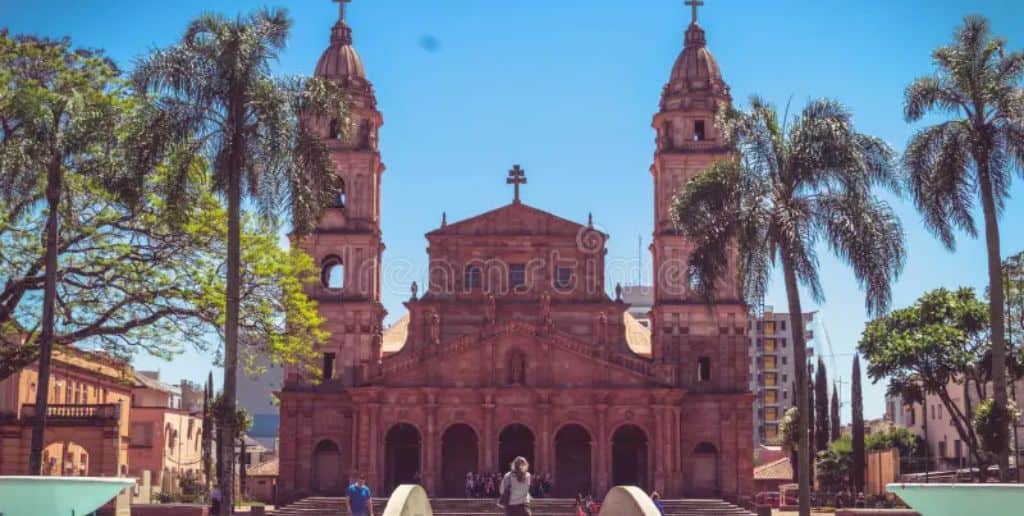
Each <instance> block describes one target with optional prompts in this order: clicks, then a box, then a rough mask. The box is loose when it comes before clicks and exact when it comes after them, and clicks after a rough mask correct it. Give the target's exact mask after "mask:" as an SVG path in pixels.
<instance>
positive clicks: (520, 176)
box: [505, 165, 526, 204]
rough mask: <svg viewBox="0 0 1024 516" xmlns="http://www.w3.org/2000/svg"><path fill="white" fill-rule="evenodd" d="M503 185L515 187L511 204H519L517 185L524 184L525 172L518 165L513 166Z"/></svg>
mask: <svg viewBox="0 0 1024 516" xmlns="http://www.w3.org/2000/svg"><path fill="white" fill-rule="evenodd" d="M505 184H509V185H513V186H515V188H516V192H515V195H516V196H515V199H513V200H512V202H513V203H515V204H519V185H525V184H526V171H525V170H523V169H522V167H520V166H519V165H514V166H513V167H512V170H509V171H508V178H507V179H505Z"/></svg>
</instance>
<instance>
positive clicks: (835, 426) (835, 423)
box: [829, 384, 842, 441]
mask: <svg viewBox="0 0 1024 516" xmlns="http://www.w3.org/2000/svg"><path fill="white" fill-rule="evenodd" d="M831 409H832V410H831V412H832V415H831V417H829V422H830V423H832V432H831V434H832V440H833V441H835V440H836V439H839V436H840V435H841V434H842V430H841V428H842V425H841V424H840V422H839V389H837V388H836V384H832V406H831Z"/></svg>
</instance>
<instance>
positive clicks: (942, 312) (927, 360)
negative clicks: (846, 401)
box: [858, 288, 989, 471]
mask: <svg viewBox="0 0 1024 516" xmlns="http://www.w3.org/2000/svg"><path fill="white" fill-rule="evenodd" d="M988 316H989V312H988V306H987V305H986V304H985V302H983V301H981V300H979V299H978V298H977V297H976V296H975V293H974V290H972V289H969V288H961V289H958V290H956V291H949V290H946V289H937V290H933V291H931V292H927V293H925V294H924V295H923V296H921V298H920V299H918V300H917V302H915V303H914V305H913V306H910V307H908V308H901V309H899V310H894V311H893V312H892V313H891V314H889V315H888V316H886V317H882V318H879V319H876V320H873V321H871V322H869V323H868V324H867V326H866V327H865V329H864V333H863V334H862V335H861V340H860V343H859V344H858V349H859V351H860V352H861V353H862V354H864V357H865V359H866V360H867V361H868V369H867V374H868V377H869V378H871V380H872V381H875V382H877V381H879V380H881V379H883V378H888V379H889V391H890V392H892V393H898V394H901V395H902V396H903V399H904V402H905V403H908V404H911V403H915V402H916V403H921V404H922V406H925V407H926V405H927V404H926V403H925V401H924V400H925V395H936V396H938V398H939V400H940V401H941V402H942V405H943V407H944V408H945V413H946V414H948V416H949V419H950V420H951V421H952V423H953V427H954V428H956V430H957V434H958V435H959V436H960V440H961V441H962V442H964V443H965V444H966V445H967V448H968V451H969V453H971V454H972V456H973V457H974V461H975V463H976V464H977V465H978V466H979V468H981V469H979V471H983V469H984V465H985V464H987V463H988V461H987V460H984V459H985V458H984V457H983V456H982V455H981V454H980V448H979V442H978V436H977V433H976V432H975V431H974V429H973V427H972V425H971V417H970V415H969V414H968V413H966V412H965V411H964V410H963V408H962V407H961V406H960V403H959V402H957V401H955V400H954V398H955V397H957V395H958V394H959V392H957V391H960V390H961V389H959V388H956V386H957V385H963V384H964V382H967V384H968V385H969V386H970V387H973V389H974V391H975V392H974V396H972V397H973V398H974V399H979V400H980V399H985V398H986V397H988V396H987V394H986V384H987V383H988V374H987V372H986V368H984V367H977V366H978V365H979V364H982V363H983V362H984V359H985V356H986V355H987V354H988V350H989V341H988V324H989V321H988ZM926 409H927V407H926ZM927 415H928V414H927V411H926V412H925V414H924V421H925V424H927V421H928V417H927Z"/></svg>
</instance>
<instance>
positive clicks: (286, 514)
mask: <svg viewBox="0 0 1024 516" xmlns="http://www.w3.org/2000/svg"><path fill="white" fill-rule="evenodd" d="M662 503H663V504H664V505H665V515H666V516H690V515H695V516H752V513H750V512H748V511H745V510H743V509H741V508H739V507H737V506H735V505H732V504H729V503H727V502H724V501H722V500H714V499H707V500H703V499H682V500H663V501H662ZM386 505H387V499H385V498H375V499H374V500H373V506H374V508H375V509H376V510H375V512H376V514H378V515H379V514H381V513H382V512H383V511H384V507H385V506H386ZM430 506H431V509H433V511H434V514H435V515H438V516H483V515H488V516H490V515H495V516H497V515H501V514H504V512H503V511H502V510H501V509H499V508H498V506H497V505H495V500H491V499H489V498H434V499H431V500H430ZM574 507H575V501H574V500H572V499H568V498H541V499H535V500H533V503H532V504H531V505H530V508H531V512H533V515H534V516H575V514H576V512H575V509H574ZM269 514H270V515H271V516H346V515H348V508H347V505H346V504H345V499H344V498H340V497H327V496H311V497H308V498H304V499H302V500H300V501H298V502H295V503H293V504H291V505H288V506H285V507H281V508H280V509H277V510H276V511H271V512H270V513H269Z"/></svg>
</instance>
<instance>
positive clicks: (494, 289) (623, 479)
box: [278, 2, 754, 500]
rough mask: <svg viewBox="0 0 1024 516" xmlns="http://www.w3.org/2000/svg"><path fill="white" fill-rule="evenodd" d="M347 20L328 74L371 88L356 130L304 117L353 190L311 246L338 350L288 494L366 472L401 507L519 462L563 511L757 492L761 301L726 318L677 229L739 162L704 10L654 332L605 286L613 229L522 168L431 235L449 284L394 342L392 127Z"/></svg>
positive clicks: (679, 62) (436, 266) (674, 113)
mask: <svg viewBox="0 0 1024 516" xmlns="http://www.w3.org/2000/svg"><path fill="white" fill-rule="evenodd" d="M694 4H697V2H694ZM344 6H345V2H341V9H340V11H341V15H340V16H339V20H338V22H337V23H336V24H335V25H334V27H333V28H332V31H331V38H330V46H329V47H328V48H327V49H326V50H325V51H324V53H323V55H322V56H321V57H320V60H319V62H318V63H317V67H316V74H317V75H318V76H321V77H325V78H328V79H330V80H333V81H338V82H339V83H340V84H342V85H344V86H345V87H346V88H347V89H348V91H349V92H350V93H351V96H352V101H353V107H352V118H353V127H354V130H353V131H350V132H349V136H348V137H346V138H341V137H340V136H339V133H340V132H341V131H340V130H339V126H338V122H336V121H332V120H319V119H306V120H304V123H309V124H314V127H316V128H318V130H319V131H320V133H321V134H322V135H323V138H324V139H325V141H326V142H327V145H329V147H330V148H331V149H332V152H333V161H334V164H335V169H336V171H337V174H339V175H340V176H341V178H342V179H343V180H344V184H345V185H346V188H345V193H344V194H339V198H338V202H337V205H336V206H334V207H332V208H330V209H327V210H326V211H325V212H324V213H323V214H322V216H321V219H320V222H319V224H318V226H317V229H316V231H315V232H314V233H313V234H312V235H310V236H308V237H306V238H304V239H303V240H301V241H299V242H297V244H298V245H299V246H300V247H301V248H303V249H304V250H305V251H306V252H308V253H309V254H310V255H311V256H312V257H313V258H314V259H315V260H316V261H317V263H318V264H320V266H321V268H322V269H321V270H322V274H321V278H320V279H321V281H320V283H319V284H317V285H316V286H314V287H311V288H310V290H309V294H310V295H311V296H312V297H314V298H315V299H316V300H317V301H318V303H319V307H320V311H321V313H322V315H323V316H324V318H325V319H326V321H327V322H326V324H325V326H326V329H327V330H328V331H330V333H331V337H330V339H329V342H328V343H327V344H326V345H324V346H323V347H322V349H320V350H319V352H320V353H322V360H323V365H322V367H323V371H322V372H323V375H322V376H323V380H322V381H321V382H315V381H312V380H310V379H308V378H306V376H305V375H303V374H301V373H299V372H298V371H290V372H289V373H288V374H287V375H286V379H285V385H284V387H283V388H282V390H281V392H280V393H278V396H279V398H280V409H281V426H280V433H279V435H280V473H279V475H280V476H279V479H278V486H279V489H280V494H281V495H282V497H283V498H285V499H287V498H294V497H298V496H302V495H306V494H313V493H323V494H336V493H341V492H342V491H343V490H344V488H345V486H346V485H347V483H348V481H349V479H350V477H351V476H352V475H353V474H356V473H360V474H363V475H365V476H366V478H367V480H368V482H369V483H370V485H371V486H372V487H373V488H374V489H375V492H377V493H381V494H386V493H388V492H389V491H390V490H391V489H392V488H393V487H395V486H396V485H398V484H401V483H407V482H413V481H415V482H418V483H421V484H422V485H423V486H424V487H425V488H426V489H427V491H428V492H429V493H430V494H431V495H433V496H452V497H461V496H463V486H464V479H465V475H466V473H467V472H492V471H506V470H507V469H508V465H509V463H510V462H511V460H512V458H514V457H515V456H517V455H523V456H525V457H526V458H527V459H528V460H529V461H530V463H531V465H532V467H531V470H532V471H534V472H535V473H547V474H549V475H551V478H552V479H553V491H554V492H553V495H554V496H559V497H572V496H575V495H576V494H577V493H578V492H592V493H595V494H598V495H601V494H604V493H605V492H606V490H607V489H609V488H610V487H611V486H614V485H623V484H632V485H639V486H641V487H643V488H644V489H646V490H648V491H650V490H657V491H659V492H661V493H662V495H663V496H665V497H669V498H672V497H682V496H703V497H707V496H718V497H724V498H727V499H734V500H735V499H737V498H739V497H741V496H745V495H749V494H751V492H752V490H753V478H752V475H753V472H752V459H753V452H752V444H751V443H752V438H751V428H752V422H751V417H752V414H751V413H752V411H751V406H752V403H753V400H754V397H753V395H752V394H751V393H750V392H749V387H748V379H747V376H748V374H749V371H748V361H747V344H748V340H747V337H746V333H745V332H746V317H747V315H746V307H745V306H744V305H743V304H742V303H741V302H740V301H739V299H738V296H737V295H736V293H735V291H736V287H735V285H732V284H723V285H721V286H720V291H721V293H720V296H719V297H720V300H721V301H720V303H719V304H718V305H716V306H715V307H714V308H709V307H708V306H707V305H706V304H704V302H703V301H702V300H701V299H700V298H699V297H698V296H696V295H695V294H693V293H692V292H691V291H690V290H689V288H688V285H687V282H686V280H685V271H686V260H687V253H688V251H689V249H691V245H690V243H689V242H687V241H686V239H684V238H683V237H682V236H680V235H678V234H677V232H676V231H675V228H674V226H673V224H672V222H671V220H670V216H669V206H670V204H671V198H672V196H673V194H675V193H676V192H678V191H679V189H680V188H681V187H682V186H683V185H684V184H685V183H686V181H688V180H689V179H690V178H692V177H693V176H694V175H695V174H698V173H700V172H701V171H702V170H704V169H705V168H706V167H707V166H708V165H709V164H710V163H711V162H712V161H714V160H716V159H720V158H722V157H726V156H728V155H729V150H728V149H726V148H724V147H723V145H722V142H721V141H720V140H719V137H718V134H717V131H716V128H715V123H714V115H715V112H716V110H717V109H718V108H719V107H720V106H722V105H726V104H728V103H729V102H730V101H731V99H730V96H729V87H728V86H727V85H726V83H725V82H724V81H723V79H722V74H721V72H720V70H719V68H718V64H717V63H716V62H715V59H714V57H713V56H712V55H711V53H710V51H709V50H708V48H707V46H706V41H705V34H704V30H703V29H702V28H701V27H700V25H698V23H697V17H696V6H694V14H693V21H692V23H691V24H690V25H689V27H688V28H687V29H686V33H685V43H684V46H683V49H682V51H681V53H680V54H679V57H678V58H677V59H676V62H675V64H674V66H673V67H672V72H671V75H670V77H669V80H668V83H667V84H666V85H665V86H664V89H663V90H662V94H661V102H660V109H659V110H658V112H657V113H656V114H655V115H654V119H653V127H654V129H655V131H656V140H655V141H656V150H655V152H654V163H653V165H652V166H651V168H650V173H651V177H652V179H653V181H654V206H653V208H654V210H653V214H654V220H653V221H652V222H653V236H654V238H653V244H652V245H651V247H650V251H651V253H652V256H653V260H652V262H653V266H654V276H653V277H654V278H655V284H654V306H653V308H652V310H651V312H650V314H649V318H650V329H649V331H648V329H647V328H644V327H643V326H641V325H640V324H638V323H637V321H636V320H635V319H633V318H632V316H630V315H629V314H628V313H627V308H628V307H629V305H627V304H626V303H624V302H623V301H622V299H621V295H620V293H621V289H619V288H617V287H615V288H612V287H611V286H608V285H605V279H604V278H605V270H604V266H605V263H604V262H605V254H606V249H605V241H606V239H607V235H605V234H603V233H601V232H600V231H598V230H597V229H595V228H594V227H593V225H592V224H591V223H590V222H589V221H586V222H575V221H571V220H567V219H564V218H562V217H559V216H557V215H554V214H552V213H549V212H548V211H545V210H542V209H540V208H537V207H533V206H529V205H527V204H525V203H524V202H522V201H521V200H520V196H519V187H520V185H521V184H523V183H525V182H526V176H525V173H524V171H523V170H522V169H521V168H520V167H518V166H515V167H513V169H512V170H511V171H510V172H509V175H508V178H507V181H508V183H509V184H511V185H512V189H513V191H514V199H513V201H512V202H511V203H510V204H508V205H505V206H501V207H498V208H496V209H494V210H491V211H488V212H486V213H482V214H480V215H477V216H475V217H472V218H469V219H466V220H462V221H457V222H450V223H449V222H447V221H442V223H441V226H440V227H438V228H437V229H435V230H433V231H431V232H429V233H427V235H426V238H427V240H428V242H429V247H428V249H427V252H428V254H429V284H428V285H425V286H424V287H423V288H422V291H420V290H421V289H418V288H417V287H416V286H415V285H413V286H412V289H411V296H410V297H409V299H408V301H406V302H405V307H406V309H407V310H408V314H407V315H406V316H403V317H401V318H400V319H399V320H398V322H397V323H396V324H394V325H393V326H392V327H391V328H389V329H388V330H387V331H384V330H383V321H384V317H385V310H384V307H383V306H382V304H381V295H380V292H381V263H382V262H381V261H382V254H383V251H384V242H383V237H382V234H381V229H380V213H381V180H382V175H383V172H384V164H383V161H382V157H381V149H380V148H379V147H378V138H377V134H378V131H379V129H380V127H381V125H382V123H383V118H382V116H381V113H380V111H378V107H377V102H376V99H375V95H374V91H373V87H372V85H371V83H370V82H369V81H368V79H367V75H366V72H365V70H364V68H363V64H362V62H361V61H360V58H359V56H358V54H357V53H356V51H355V49H354V48H353V46H352V31H351V28H350V27H349V26H348V24H347V23H346V21H345V17H344ZM617 291H618V292H617Z"/></svg>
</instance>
